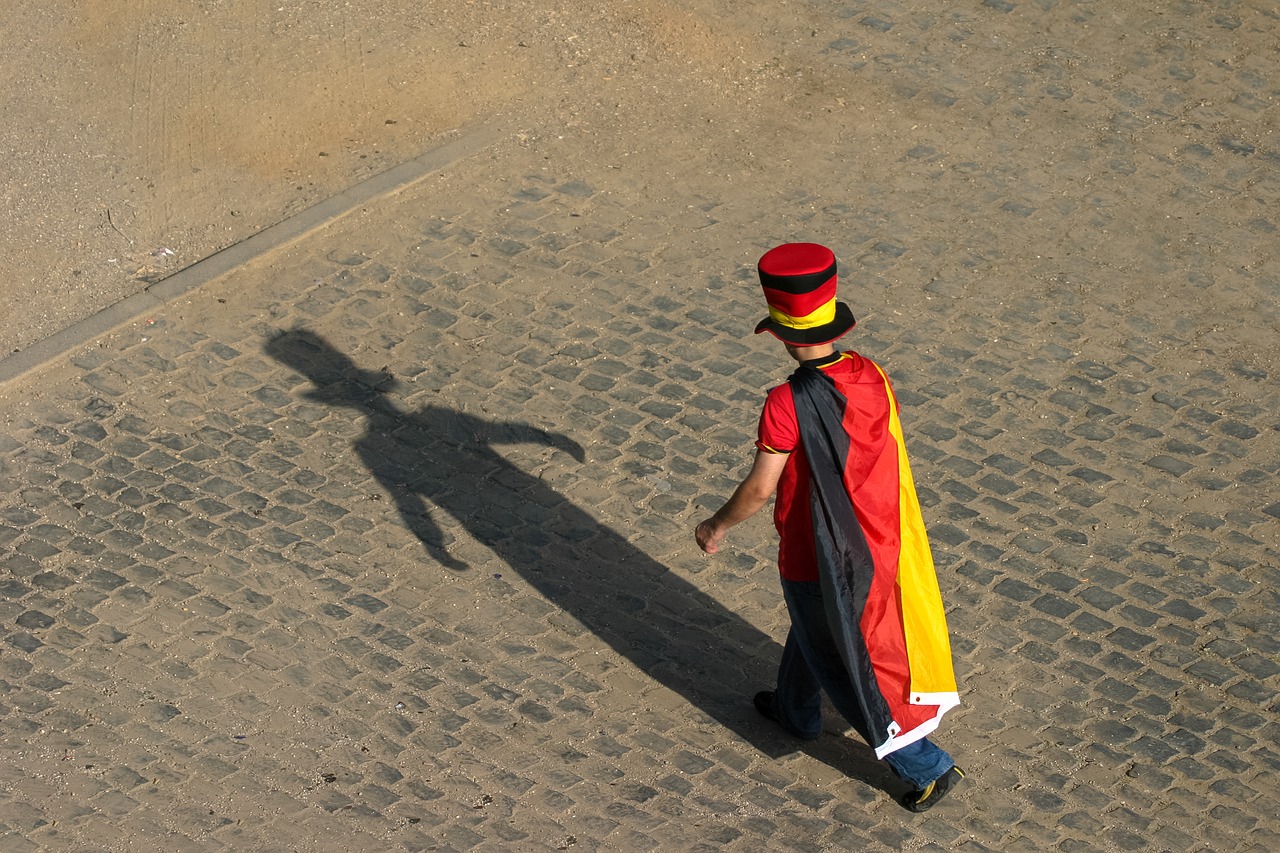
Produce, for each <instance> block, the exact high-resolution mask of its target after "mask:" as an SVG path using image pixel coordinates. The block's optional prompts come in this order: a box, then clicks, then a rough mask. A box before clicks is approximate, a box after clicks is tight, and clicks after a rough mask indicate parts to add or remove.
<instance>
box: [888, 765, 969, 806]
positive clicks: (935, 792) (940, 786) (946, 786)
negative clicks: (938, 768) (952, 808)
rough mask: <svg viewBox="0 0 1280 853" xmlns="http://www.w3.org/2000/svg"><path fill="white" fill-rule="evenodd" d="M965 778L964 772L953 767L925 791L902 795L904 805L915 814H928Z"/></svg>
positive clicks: (931, 783) (909, 792) (927, 786)
mask: <svg viewBox="0 0 1280 853" xmlns="http://www.w3.org/2000/svg"><path fill="white" fill-rule="evenodd" d="M963 778H964V771H963V770H961V769H960V768H959V767H955V766H953V767H952V768H951V769H950V770H948V771H947V772H946V773H943V774H942V775H941V776H939V777H938V778H937V779H934V780H933V781H932V782H930V783H929V784H928V785H926V786H925V788H924V790H923V791H908V792H907V793H905V794H903V795H902V805H903V806H904V807H906V808H908V809H910V810H911V811H913V812H927V811H928V810H929V809H931V808H933V807H934V806H935V805H937V803H938V801H939V800H941V799H942V798H943V797H945V796H946V795H947V792H948V791H950V790H951V788H952V787H953V786H954V785H955V784H956V783H957V782H959V781H960V780H961V779H963Z"/></svg>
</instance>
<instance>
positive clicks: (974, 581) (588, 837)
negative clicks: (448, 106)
mask: <svg viewBox="0 0 1280 853" xmlns="http://www.w3.org/2000/svg"><path fill="white" fill-rule="evenodd" d="M814 8H816V9H817V10H818V12H819V13H823V12H829V14H830V20H829V26H828V29H827V30H824V31H823V32H822V34H821V36H820V37H818V38H815V39H813V40H812V44H810V45H808V46H805V47H803V48H802V50H804V51H809V52H810V53H811V60H812V62H814V63H820V64H822V67H823V68H828V69H834V70H833V71H832V73H838V74H841V75H845V76H844V77H842V78H839V79H845V80H847V81H849V85H850V87H851V91H852V90H853V88H854V87H856V86H866V87H876V88H878V89H881V90H886V91H890V92H892V93H893V98H894V99H896V100H894V101H893V103H894V104H895V109H897V110H899V111H902V112H906V113H911V114H915V113H918V114H920V115H921V116H925V117H934V118H936V120H937V121H938V122H940V124H938V125H937V127H935V128H933V129H923V130H922V131H921V133H920V136H918V137H916V136H912V137H911V138H900V139H898V140H896V142H894V143H893V144H892V145H889V146H888V147H884V148H882V149H881V150H880V151H879V153H878V155H877V162H875V163H873V164H872V165H871V167H866V166H865V165H864V166H863V167H860V168H850V169H848V170H846V169H844V168H842V164H845V163H849V162H855V161H856V160H857V157H858V149H859V145H860V141H859V140H856V139H848V140H845V141H844V142H843V143H840V144H837V145H834V146H830V147H822V148H814V149H812V150H806V149H799V150H798V151H797V155H796V159H797V160H798V161H804V162H805V163H807V164H808V165H807V166H796V167H794V168H793V169H792V170H791V171H789V172H788V173H787V175H786V178H785V180H784V179H782V178H771V177H770V176H768V175H761V176H759V179H758V180H757V181H754V182H751V183H745V182H743V181H739V180H724V179H721V178H717V177H716V176H715V175H711V174H703V173H702V171H704V170H700V168H699V164H698V163H696V162H689V163H684V164H668V172H667V175H668V176H669V180H668V179H664V186H663V188H662V190H661V194H659V193H658V192H657V191H656V190H655V189H654V188H653V186H652V182H650V183H649V184H646V183H644V182H642V181H637V180H636V179H634V178H633V177H632V175H633V174H634V173H628V172H625V171H620V170H618V169H615V168H612V167H610V166H606V165H604V164H600V163H595V162H593V161H592V159H591V158H590V156H589V153H586V152H583V153H580V155H579V156H576V157H575V156H568V155H566V156H564V157H560V158H556V157H547V156H544V155H543V154H542V153H541V152H537V151H534V150H531V149H530V148H528V147H523V146H521V145H519V144H517V143H515V142H511V143H510V144H502V145H498V146H497V147H495V148H494V149H493V150H492V151H491V152H489V153H488V154H486V155H484V156H479V155H477V156H475V157H471V158H469V159H467V160H465V161H463V162H460V163H457V164H455V165H454V166H453V167H451V168H449V169H448V170H447V171H446V172H444V173H443V174H441V175H439V176H438V177H436V178H433V179H431V180H428V181H426V182H423V183H422V184H419V185H417V186H415V187H414V188H412V189H411V190H409V191H406V192H405V193H402V194H401V195H399V196H397V197H395V198H387V199H383V200H381V201H380V202H378V203H376V204H371V205H368V206H366V207H365V209H364V210H362V211H357V212H355V213H353V214H352V215H351V216H350V217H348V218H347V219H345V220H343V221H341V222H340V223H338V224H337V225H334V226H332V227H329V228H327V229H325V230H323V231H321V232H319V233H316V234H313V235H311V236H309V237H308V238H306V239H304V240H303V241H301V242H300V243H298V244H296V245H295V246H293V247H292V248H291V249H289V250H287V251H284V252H281V253H280V254H278V255H277V256H275V257H274V258H273V259H272V260H271V261H270V262H269V263H266V262H264V263H261V264H255V265H251V266H250V267H247V268H244V269H241V270H239V271H237V272H235V273H233V274H231V275H229V276H227V277H225V278H223V279H221V280H219V281H216V282H214V283H213V284H211V285H209V286H207V287H205V288H204V289H202V290H201V291H200V292H198V293H197V294H195V295H193V296H191V297H189V298H185V299H183V300H181V301H180V302H176V303H173V304H171V305H170V306H169V307H168V308H167V309H166V310H165V311H163V312H160V313H158V314H157V315H156V316H154V317H149V318H144V319H143V320H142V321H140V322H139V323H137V324H133V325H131V326H129V327H127V328H122V329H120V330H118V331H117V332H115V333H112V334H109V335H106V336H104V337H102V338H101V339H100V340H97V341H95V342H93V343H92V344H91V345H89V346H87V347H84V348H82V349H81V350H79V351H76V352H73V353H69V354H68V355H67V357H66V358H65V359H64V360H61V361H60V362H58V363H55V364H53V365H50V366H48V367H47V368H45V369H43V370H41V371H38V372H36V373H33V374H30V375H28V376H26V377H24V378H22V379H21V380H19V381H15V382H13V383H10V384H9V385H8V386H7V387H5V388H3V389H0V398H2V399H3V410H4V412H5V415H4V423H3V429H2V431H0V623H2V624H3V633H2V635H0V636H2V637H3V641H4V645H3V650H2V652H0V720H2V723H0V757H2V759H0V849H3V850H4V851H6V853H9V851H13V853H25V851H81V850H83V851H91V850H93V851H96V850H127V851H132V850H147V849H153V848H160V849H164V850H173V851H186V850H191V851H205V850H210V851H214V850H235V851H240V850H253V851H330V850H332V851H382V850H568V849H572V850H579V849H581V850H595V849H617V850H681V851H687V850H712V849H716V850H721V849H724V850H741V851H755V850H846V849H848V850H854V849H856V850H899V849H910V850H930V851H937V850H958V851H981V850H1001V851H1041V850H1050V849H1052V850H1062V851H1070V853H1084V851H1140V850H1171V851H1227V850H1231V851H1273V850H1276V849H1277V848H1278V847H1280V822H1278V819H1277V814H1280V800H1278V799H1277V796H1276V784H1275V783H1276V779H1277V771H1278V770H1280V752H1277V747H1276V743H1277V741H1278V740H1280V724H1278V723H1277V716H1276V714H1277V708H1278V707H1280V706H1278V705H1277V691H1278V689H1280V666H1278V665H1277V656H1278V653H1280V641H1277V639H1276V637H1277V635H1278V634H1280V616H1277V613H1280V598H1278V597H1277V593H1276V586H1277V582H1280V571H1277V566H1276V555H1277V548H1276V520H1277V518H1280V495H1278V493H1277V490H1276V488H1275V485H1274V484H1275V482H1276V476H1277V473H1278V470H1277V469H1278V468H1280V447H1278V446H1277V445H1278V440H1277V427H1278V425H1280V420H1278V416H1277V412H1280V393H1278V391H1277V384H1276V367H1277V365H1276V361H1275V340H1276V332H1277V318H1278V314H1277V298H1278V297H1280V262H1277V260H1276V253H1275V248H1276V241H1277V238H1276V220H1275V211H1276V210H1277V209H1280V207H1278V206H1277V205H1278V204H1280V198H1278V195H1280V194H1278V193H1277V174H1278V167H1280V145H1277V142H1276V138H1275V135H1274V131H1275V124H1276V117H1277V107H1276V99H1277V96H1280V88H1278V87H1280V83H1277V81H1278V80H1280V74H1278V73H1277V72H1278V71H1280V68H1278V64H1277V59H1276V57H1277V54H1276V52H1275V44H1276V42H1275V39H1276V36H1275V33H1276V32H1277V30H1278V29H1280V20H1277V16H1276V14H1275V13H1274V11H1272V10H1271V7H1270V6H1269V5H1268V4H1263V3H1219V4H1193V3H1166V4H1161V5H1160V6H1158V7H1154V6H1153V7H1142V8H1141V10H1140V11H1131V12H1128V13H1126V17H1124V18H1123V20H1122V19H1121V18H1120V17H1118V16H1119V15H1120V13H1118V12H1115V11H1113V10H1110V9H1109V8H1108V7H1107V6H1105V5H1104V4H1090V3H1080V4H1070V3H1061V4H1059V3H1055V2H1051V0H1040V2H1003V0H999V2H998V1H997V0H986V2H984V3H972V4H965V5H964V6H962V7H957V8H953V9H950V10H947V11H938V10H937V8H936V4H932V3H923V2H922V3H861V4H860V3H839V4H836V3H818V4H815V6H814ZM1249 39H1252V40H1253V41H1249ZM1245 44H1261V45H1263V48H1259V49H1257V50H1246V49H1245V48H1243V47H1241V45H1245ZM1011 45H1017V48H1016V49H1014V48H1013V47H1011ZM1099 116H1103V117H1104V118H1105V120H1100V119H1099V118H1098V117H1099ZM870 118H874V117H870ZM939 128H942V129H939ZM957 129H962V130H957ZM672 132H673V133H674V132H676V131H674V130H673V131H672ZM955 134H959V135H955ZM894 145H896V148H895V147H894ZM657 147H661V146H657ZM960 148H963V149H964V150H965V152H966V153H965V154H964V156H963V157H958V156H956V154H955V153H954V151H955V150H958V149H960ZM805 169H807V171H804V170H805ZM802 177H807V180H805V181H801V180H800V178H802ZM792 238H812V239H821V240H825V241H827V242H829V243H830V244H831V245H833V247H834V248H835V249H836V252H837V255H838V256H839V257H840V258H841V261H842V283H843V284H842V287H843V288H844V293H845V295H846V296H847V298H848V299H849V300H850V301H851V302H852V303H853V304H854V305H855V310H856V313H857V314H858V316H859V318H860V323H859V327H858V329H857V330H856V331H855V333H854V335H853V336H851V337H850V338H849V339H848V343H849V345H850V346H853V347H856V348H858V349H860V350H861V351H863V352H866V353H867V354H869V355H873V356H875V357H876V358H878V359H879V360H880V361H881V362H882V363H884V364H885V365H886V366H887V367H888V368H889V370H890V372H891V375H892V376H893V377H894V379H895V382H896V385H897V388H898V391H899V395H900V397H901V400H902V403H903V405H904V423H905V427H906V429H907V431H908V442H909V446H910V448H911V450H912V453H913V455H914V459H915V471H916V478H917V481H918V482H919V484H920V487H921V494H922V499H923V501H924V503H925V512H926V518H927V520H928V521H929V522H930V526H931V535H932V540H933V544H934V550H935V553H936V557H937V560H938V565H939V574H940V580H941V583H942V587H943V594H944V597H945V599H946V602H947V605H948V612H949V618H950V627H951V630H952V632H953V641H954V646H955V654H956V659H957V667H958V673H959V675H960V677H961V679H962V696H963V699H964V705H963V706H962V707H961V708H960V709H958V710H957V711H955V712H953V713H952V714H951V715H949V716H948V718H947V720H946V721H945V722H944V725H943V728H942V731H941V732H940V740H941V741H942V742H943V743H944V744H945V745H946V746H947V747H948V748H949V749H950V750H951V751H952V752H953V753H954V754H955V755H956V756H957V758H958V760H959V761H960V762H961V764H962V766H964V767H965V768H966V769H967V770H968V771H969V772H970V776H971V781H970V782H967V783H965V785H964V786H963V787H962V788H961V789H959V791H958V792H957V793H956V794H955V795H954V796H953V797H951V798H949V799H948V800H947V801H946V802H945V803H944V804H942V805H940V806H939V807H938V808H937V809H936V810H934V811H932V812H930V813H928V814H927V815H921V816H917V815H911V814H909V813H907V812H905V811H904V810H902V809H901V808H900V807H898V806H897V805H896V804H895V803H894V801H893V799H892V795H894V794H896V793H897V792H898V789H897V788H896V787H895V783H894V782H893V781H892V780H890V779H889V778H887V777H886V775H885V774H884V772H883V771H882V770H880V769H879V767H878V766H877V765H876V764H875V763H874V762H873V761H871V760H870V757H869V753H868V752H867V750H865V749H864V748H862V747H861V746H860V745H859V744H858V743H857V742H856V740H855V738H854V737H853V736H852V735H851V734H848V733H845V732H843V731H842V730H841V729H840V728H839V727H837V726H836V723H835V721H834V720H832V721H831V722H830V727H829V731H828V733H827V734H826V735H825V736H824V737H823V738H821V739H820V740H819V741H817V742H815V743H814V744H804V745H801V744H797V743H794V742H791V741H789V740H788V739H787V738H786V737H784V736H783V735H781V734H780V733H779V732H778V731H777V730H775V729H774V728H772V727H771V726H770V725H769V724H768V723H767V722H766V721H764V720H762V719H760V718H758V717H757V716H756V715H755V712H754V711H753V710H752V708H751V706H750V702H749V696H750V695H751V693H752V692H753V691H755V690H756V689H759V688H761V687H764V686H767V685H768V683H769V681H770V679H771V676H772V674H773V667H774V665H775V663H776V660H777V656H778V654H779V641H780V639H781V637H782V633H783V631H784V630H785V614H784V612H783V611H782V609H781V605H780V594H779V590H778V589H777V581H776V572H775V569H774V567H773V565H772V562H771V552H772V548H773V539H772V531H771V529H770V526H769V524H768V522H767V520H766V519H763V518H760V519H756V520H753V521H752V522H751V523H750V524H748V525H744V526H743V527H742V528H740V529H737V530H735V531H734V533H733V536H732V540H731V543H730V547H728V548H727V549H726V551H725V553H723V554H721V555H718V556H717V557H716V558H714V559H708V558H706V557H704V556H703V555H701V554H700V553H698V552H697V550H696V548H695V547H694V545H693V543H692V535H691V532H690V531H691V527H692V525H693V523H694V522H695V521H696V520H697V519H699V518H701V517H702V516H703V515H704V514H705V513H706V512H707V511H708V509H710V508H712V507H714V506H716V505H718V503H719V501H720V500H722V499H723V498H724V496H726V495H727V493H728V490H729V489H730V488H731V486H732V484H733V482H734V481H735V477H736V476H737V475H739V474H740V473H742V468H743V466H744V464H746V463H747V462H748V461H749V458H750V452H751V447H750V443H751V440H752V438H753V429H754V418H755V415H756V412H757V407H758V405H759V403H760V400H761V396H762V392H763V390H764V389H765V388H767V387H768V386H769V385H771V384H773V383H776V382H778V381H781V379H782V378H783V377H784V376H785V375H786V372H787V366H786V364H785V363H784V362H783V361H782V360H781V359H780V357H779V356H780V353H779V352H778V351H777V347H776V345H774V344H773V343H772V341H768V340H764V339H762V338H752V337H750V336H749V334H748V332H749V330H750V328H751V327H752V325H753V324H754V322H755V321H756V319H758V315H759V314H760V312H761V307H760V298H759V291H758V288H757V286H756V284H755V282H754V280H753V269H752V265H753V263H754V261H755V259H756V257H758V254H759V252H760V251H761V250H763V249H764V248H767V247H768V246H769V245H771V244H773V243H775V242H778V241H781V240H785V239H792Z"/></svg>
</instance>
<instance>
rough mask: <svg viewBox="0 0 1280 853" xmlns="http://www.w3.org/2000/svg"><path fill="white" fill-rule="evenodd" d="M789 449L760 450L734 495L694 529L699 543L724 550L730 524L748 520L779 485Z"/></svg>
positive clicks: (712, 549)
mask: <svg viewBox="0 0 1280 853" xmlns="http://www.w3.org/2000/svg"><path fill="white" fill-rule="evenodd" d="M789 456H790V454H788V453H766V452H764V451H763V450H758V451H756V458H755V461H754V462H753V463H752V464H751V471H750V472H749V473H748V474H747V476H746V479H744V480H743V481H742V482H741V483H739V484H738V488H736V489H734V491H733V496H732V497H730V498H729V500H728V502H727V503H726V504H725V505H724V506H722V507H720V509H719V511H717V512H716V514H715V515H713V516H711V517H710V518H708V519H707V520H706V521H703V522H702V523H701V524H699V525H698V526H697V528H696V529H695V530H694V533H693V535H694V538H696V539H697V540H698V547H699V548H701V549H702V550H703V551H706V552H707V553H708V554H714V553H715V552H716V551H719V550H720V542H721V540H723V539H724V537H725V534H726V533H728V532H729V528H730V527H733V526H734V525H735V524H738V523H739V522H742V521H746V520H747V519H748V518H750V517H751V516H753V515H755V514H756V513H757V512H759V511H760V509H761V507H763V506H764V505H765V504H766V503H768V502H769V498H771V497H773V493H774V491H775V490H776V489H777V488H778V480H779V478H781V477H782V469H783V467H784V466H785V465H786V464H787V458H788V457H789Z"/></svg>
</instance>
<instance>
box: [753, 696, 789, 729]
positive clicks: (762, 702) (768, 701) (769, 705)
mask: <svg viewBox="0 0 1280 853" xmlns="http://www.w3.org/2000/svg"><path fill="white" fill-rule="evenodd" d="M751 701H752V702H753V703H754V704H755V706H756V710H757V711H759V712H760V713H761V714H762V715H764V716H766V717H768V718H769V719H771V720H773V721H774V722H775V723H777V724H778V725H782V720H781V719H779V717H778V712H777V711H775V710H773V691H772V690H761V691H760V692H759V693H757V694H756V695H755V696H754V697H753V698H752V700H751Z"/></svg>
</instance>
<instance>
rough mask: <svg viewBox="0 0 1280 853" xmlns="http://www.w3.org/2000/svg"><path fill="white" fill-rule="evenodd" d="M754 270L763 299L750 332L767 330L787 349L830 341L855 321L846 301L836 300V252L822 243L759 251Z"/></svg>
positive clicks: (790, 244)
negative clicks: (762, 311)
mask: <svg viewBox="0 0 1280 853" xmlns="http://www.w3.org/2000/svg"><path fill="white" fill-rule="evenodd" d="M756 270H757V272H758V273H759V274H760V287H761V288H762V289H763V290H764V298H765V301H766V302H768V303H769V316H768V317H766V318H765V319H763V320H761V321H760V323H759V325H757V326H756V334H760V333H761V332H768V333H769V334H771V335H773V336H774V337H775V338H777V339H778V340H780V341H782V342H783V343H784V344H787V346H788V350H787V351H788V352H791V348H792V347H796V348H802V349H803V348H810V347H819V346H822V345H824V344H830V343H831V342H832V341H834V340H836V339H837V338H839V337H841V336H843V335H845V334H846V333H848V331H849V330H850V329H852V328H853V326H854V324H855V323H856V322H857V321H856V320H854V318H853V312H852V311H850V310H849V306H848V305H845V304H844V303H843V302H837V301H836V256H835V255H834V254H833V253H832V251H831V250H830V249H828V248H827V247H826V246H822V245H819V244H817V243H783V244H782V245H781V246H775V247H774V248H772V249H770V250H769V251H767V252H765V253H764V255H763V256H762V257H761V258H760V262H759V264H757V265H756ZM791 355H792V357H793V358H795V357H796V354H795V353H794V352H792V353H791ZM797 360H800V359H797Z"/></svg>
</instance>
